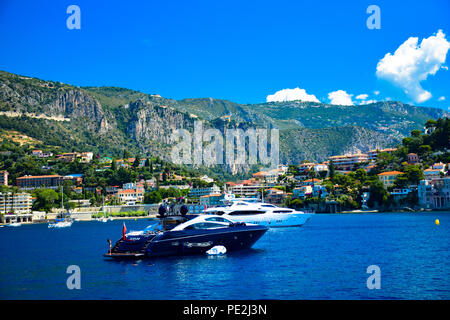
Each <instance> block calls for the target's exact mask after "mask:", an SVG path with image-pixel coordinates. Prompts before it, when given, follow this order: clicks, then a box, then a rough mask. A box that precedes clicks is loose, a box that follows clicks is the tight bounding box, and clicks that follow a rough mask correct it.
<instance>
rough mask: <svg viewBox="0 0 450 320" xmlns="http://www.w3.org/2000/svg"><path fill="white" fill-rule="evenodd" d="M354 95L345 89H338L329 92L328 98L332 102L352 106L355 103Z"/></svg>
mask: <svg viewBox="0 0 450 320" xmlns="http://www.w3.org/2000/svg"><path fill="white" fill-rule="evenodd" d="M352 96H353V95H352V94H348V93H347V92H345V91H344V90H337V91H333V92H330V93H329V94H328V99H330V104H336V105H343V106H352V105H353V104H354V103H353V101H352Z"/></svg>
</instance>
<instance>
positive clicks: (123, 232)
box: [122, 222, 127, 240]
mask: <svg viewBox="0 0 450 320" xmlns="http://www.w3.org/2000/svg"><path fill="white" fill-rule="evenodd" d="M125 232H127V227H126V226H125V222H124V223H123V228H122V234H123V236H122V239H123V240H127V238H126V237H125Z"/></svg>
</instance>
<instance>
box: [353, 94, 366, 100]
mask: <svg viewBox="0 0 450 320" xmlns="http://www.w3.org/2000/svg"><path fill="white" fill-rule="evenodd" d="M368 97H369V95H368V94H365V93H364V94H360V95H357V96H356V97H355V98H356V99H358V100H366V99H367V98H368Z"/></svg>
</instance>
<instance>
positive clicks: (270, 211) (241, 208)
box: [205, 199, 313, 228]
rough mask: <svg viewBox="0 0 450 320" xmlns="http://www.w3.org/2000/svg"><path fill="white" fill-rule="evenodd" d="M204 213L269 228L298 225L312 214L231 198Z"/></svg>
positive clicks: (303, 222)
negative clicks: (224, 203) (229, 200)
mask: <svg viewBox="0 0 450 320" xmlns="http://www.w3.org/2000/svg"><path fill="white" fill-rule="evenodd" d="M205 214H212V215H219V216H221V217H224V218H227V219H229V220H232V221H233V222H245V223H252V224H256V225H262V226H266V227H270V228H276V227H300V226H302V225H304V224H305V223H306V222H307V221H308V220H309V219H310V218H311V216H312V215H313V213H305V212H303V211H296V210H294V209H290V208H281V207H277V206H276V205H274V204H270V203H264V202H257V201H254V200H252V201H248V200H247V199H233V200H232V201H231V202H230V203H228V205H224V206H218V207H213V208H208V209H206V210H205Z"/></svg>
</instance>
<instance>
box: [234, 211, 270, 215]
mask: <svg viewBox="0 0 450 320" xmlns="http://www.w3.org/2000/svg"><path fill="white" fill-rule="evenodd" d="M263 213H264V211H258V210H236V211H232V212H230V213H228V215H230V216H248V215H254V214H263Z"/></svg>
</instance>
